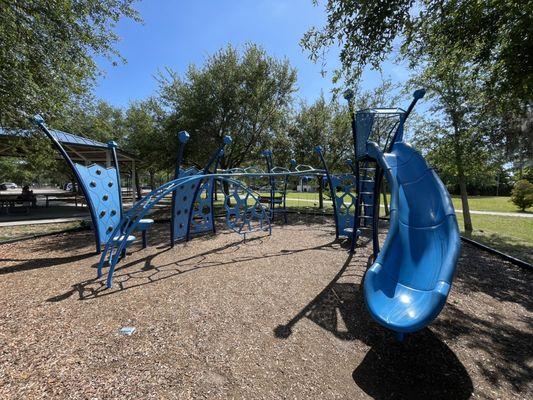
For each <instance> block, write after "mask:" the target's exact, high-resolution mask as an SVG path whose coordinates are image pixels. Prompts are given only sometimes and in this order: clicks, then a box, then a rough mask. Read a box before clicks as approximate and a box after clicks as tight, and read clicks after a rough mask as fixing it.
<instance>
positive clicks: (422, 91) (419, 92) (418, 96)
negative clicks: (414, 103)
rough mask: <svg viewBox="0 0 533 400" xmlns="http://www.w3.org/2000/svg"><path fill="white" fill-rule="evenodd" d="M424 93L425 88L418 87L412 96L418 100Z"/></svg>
mask: <svg viewBox="0 0 533 400" xmlns="http://www.w3.org/2000/svg"><path fill="white" fill-rule="evenodd" d="M425 94H426V89H418V90H415V92H414V93H413V97H414V98H415V99H417V100H418V99H421V98H422V97H424V95H425Z"/></svg>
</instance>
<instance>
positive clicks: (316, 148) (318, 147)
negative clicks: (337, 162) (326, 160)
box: [315, 146, 323, 153]
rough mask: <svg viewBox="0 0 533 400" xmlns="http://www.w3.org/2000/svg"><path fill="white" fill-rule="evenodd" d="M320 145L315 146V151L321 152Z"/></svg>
mask: <svg viewBox="0 0 533 400" xmlns="http://www.w3.org/2000/svg"><path fill="white" fill-rule="evenodd" d="M322 150H323V149H322V146H315V152H317V153H322Z"/></svg>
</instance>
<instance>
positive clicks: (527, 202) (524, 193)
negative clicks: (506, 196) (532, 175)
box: [511, 179, 533, 211]
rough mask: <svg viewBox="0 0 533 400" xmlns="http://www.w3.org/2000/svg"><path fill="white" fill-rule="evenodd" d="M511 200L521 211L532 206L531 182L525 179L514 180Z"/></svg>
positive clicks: (532, 192) (532, 191) (532, 186)
mask: <svg viewBox="0 0 533 400" xmlns="http://www.w3.org/2000/svg"><path fill="white" fill-rule="evenodd" d="M511 201H512V202H513V203H514V204H515V205H516V206H517V207H518V208H520V210H522V211H525V209H526V208H529V207H531V206H533V183H531V182H528V181H527V180H525V179H522V180H519V181H518V182H516V183H515V185H514V187H513V191H512V193H511Z"/></svg>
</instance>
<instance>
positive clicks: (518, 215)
mask: <svg viewBox="0 0 533 400" xmlns="http://www.w3.org/2000/svg"><path fill="white" fill-rule="evenodd" d="M291 200H292V201H297V202H304V203H318V199H317V200H312V199H298V198H294V197H288V198H287V202H289V201H291ZM324 204H333V203H332V202H331V200H324ZM380 207H382V208H383V204H381V205H380ZM455 212H456V213H462V212H463V210H455ZM470 214H480V215H496V216H502V217H516V218H533V213H529V214H526V213H517V212H500V211H477V210H470Z"/></svg>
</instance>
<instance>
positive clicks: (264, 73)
mask: <svg viewBox="0 0 533 400" xmlns="http://www.w3.org/2000/svg"><path fill="white" fill-rule="evenodd" d="M295 82H296V71H295V70H294V69H293V68H291V67H290V65H289V62H288V61H287V60H277V59H275V58H273V57H271V56H269V55H267V54H266V52H265V51H264V50H263V49H261V48H260V47H258V46H256V45H252V44H250V45H247V46H246V47H245V49H244V51H243V54H242V55H241V54H239V52H238V51H237V49H235V48H233V47H231V46H228V47H226V48H225V49H222V50H220V51H219V52H217V53H215V54H214V55H212V56H211V57H209V58H208V59H207V61H206V63H205V64H204V65H203V66H202V67H197V66H194V65H191V66H190V67H189V70H188V71H187V73H186V75H185V77H183V78H181V77H180V76H178V75H177V74H176V73H175V72H173V71H168V74H167V75H164V76H161V79H160V94H161V98H162V101H163V104H164V105H165V106H166V107H167V108H168V109H169V112H170V114H171V115H170V118H171V120H172V124H171V127H172V128H173V129H174V130H175V131H176V132H177V131H178V130H187V131H188V132H189V133H190V134H191V135H192V136H193V138H195V140H191V143H190V144H189V145H188V146H187V147H188V149H187V150H188V153H187V154H189V155H191V154H194V155H195V157H194V158H195V160H194V161H196V162H198V161H199V160H205V159H207V157H208V155H209V154H211V153H212V152H213V151H214V149H215V148H216V147H218V146H219V145H220V144H221V143H222V139H223V137H224V136H225V135H230V136H232V137H233V143H232V145H231V146H230V148H229V149H228V151H227V152H226V154H225V155H224V157H223V159H222V162H221V166H222V168H232V167H236V166H239V165H241V164H242V163H243V162H245V161H247V160H250V159H253V158H254V157H258V156H259V155H260V150H261V149H264V148H267V147H269V146H270V145H271V143H272V140H273V139H274V137H275V135H276V132H277V131H279V129H280V128H281V127H282V125H283V122H284V118H285V117H286V115H287V113H288V111H289V107H290V105H291V102H292V94H293V92H294V91H295V86H294V85H295Z"/></svg>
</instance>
